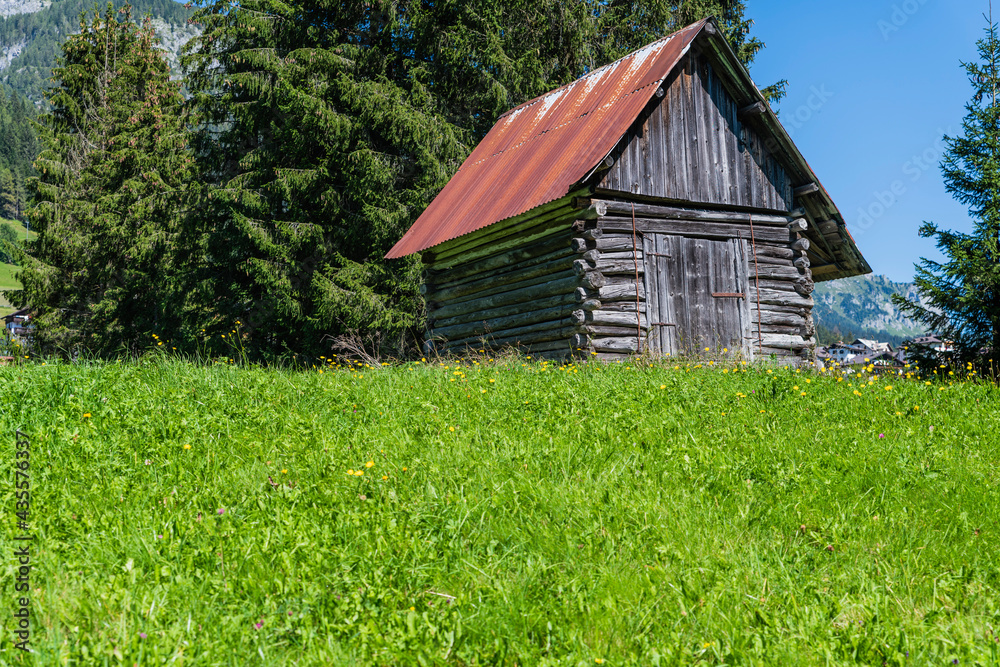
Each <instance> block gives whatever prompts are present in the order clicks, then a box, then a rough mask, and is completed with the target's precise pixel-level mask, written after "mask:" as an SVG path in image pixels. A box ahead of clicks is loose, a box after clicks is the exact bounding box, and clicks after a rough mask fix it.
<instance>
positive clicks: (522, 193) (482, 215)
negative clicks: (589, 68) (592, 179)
mask: <svg viewBox="0 0 1000 667" xmlns="http://www.w3.org/2000/svg"><path fill="white" fill-rule="evenodd" d="M707 21H708V19H706V20H704V21H699V22H698V23H695V24H693V25H691V26H688V27H687V28H684V29H683V30H680V31H678V32H675V33H674V34H672V35H670V36H668V37H664V38H662V39H659V40H657V41H655V42H652V43H651V44H648V45H646V46H644V47H643V48H641V49H639V50H638V51H634V52H633V53H630V54H629V55H627V56H625V57H624V58H622V59H620V60H616V61H615V62H613V63H611V64H609V65H605V66H604V67H601V68H599V69H596V70H594V71H593V72H590V73H589V74H587V75H585V76H582V77H580V78H579V79H577V80H576V81H574V82H573V83H570V84H567V85H565V86H563V87H561V88H557V89H555V90H553V91H551V92H548V93H546V94H544V95H542V96H541V97H537V98H535V99H533V100H531V101H530V102H525V103H524V104H522V105H520V106H517V107H515V108H513V109H511V110H510V111H508V112H507V113H505V114H503V115H502V116H500V118H499V119H498V120H497V122H496V124H495V125H494V126H493V129H491V130H490V131H489V133H488V134H487V135H486V137H485V138H483V140H482V141H481V142H480V143H479V145H478V146H476V149H475V150H474V151H472V155H470V156H469V157H468V158H467V159H466V160H465V162H464V163H463V164H462V166H461V167H460V168H459V170H458V172H457V173H456V174H455V175H454V176H453V177H452V179H451V180H450V181H449V182H448V184H447V185H446V186H445V187H444V189H443V190H441V192H440V194H438V196H437V197H436V198H435V199H434V201H433V202H431V205H430V206H428V207H427V209H426V210H425V211H424V212H423V214H421V216H420V217H419V218H417V221H416V222H415V223H413V226H412V227H410V229H409V231H407V232H406V234H405V235H404V236H403V238H402V239H400V240H399V242H398V243H396V245H395V246H393V248H392V249H391V250H390V251H389V252H388V254H386V258H388V259H393V258H396V257H403V256H405V255H409V254H412V253H415V252H420V251H421V250H426V249H427V248H430V247H432V246H435V245H437V244H439V243H443V242H445V241H449V240H451V239H454V238H457V237H459V236H462V235H464V234H468V233H470V232H474V231H476V230H478V229H482V228H483V227H486V226H488V225H491V224H493V223H495V222H499V221H501V220H506V219H508V218H512V217H514V216H516V215H520V214H521V213H524V212H525V211H529V210H531V209H533V208H535V207H536V206H540V205H542V204H546V203H548V202H551V201H554V200H556V199H559V198H560V197H563V196H565V195H566V194H568V193H569V190H570V188H571V187H572V186H573V185H574V184H576V183H578V182H579V181H580V180H581V179H583V177H584V176H586V175H587V174H588V173H589V172H590V171H591V170H592V169H593V168H594V167H595V166H596V165H597V164H598V163H599V162H600V161H601V160H602V159H604V157H605V156H606V155H607V154H608V153H609V152H610V151H611V150H612V149H613V148H614V146H615V144H617V143H618V141H619V139H621V137H622V136H623V135H624V134H625V133H626V132H627V131H628V128H629V126H630V125H631V124H632V122H633V121H634V120H635V119H636V117H637V116H638V115H639V114H640V113H641V112H642V110H643V108H644V107H645V106H646V104H647V103H648V102H649V100H650V98H651V97H652V96H653V94H654V93H655V92H656V89H657V88H658V87H659V85H660V84H661V83H662V82H663V80H664V79H665V78H666V77H667V76H668V75H669V74H670V72H671V70H673V68H674V66H675V65H676V64H677V63H678V62H679V61H680V59H681V58H682V57H683V56H684V55H685V54H686V53H687V51H688V48H689V47H690V45H691V42H692V41H693V40H694V38H695V37H697V35H698V33H700V32H701V30H702V28H703V27H704V26H705V24H706V23H707ZM584 121H586V122H584Z"/></svg>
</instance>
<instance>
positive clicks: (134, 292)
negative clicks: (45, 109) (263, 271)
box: [19, 4, 197, 356]
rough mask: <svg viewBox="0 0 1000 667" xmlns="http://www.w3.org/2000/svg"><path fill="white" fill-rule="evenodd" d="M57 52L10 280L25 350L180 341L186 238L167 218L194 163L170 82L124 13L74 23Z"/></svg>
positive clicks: (105, 348) (95, 349) (158, 56)
mask: <svg viewBox="0 0 1000 667" xmlns="http://www.w3.org/2000/svg"><path fill="white" fill-rule="evenodd" d="M62 52H63V55H62V57H61V58H60V60H59V65H58V67H56V68H55V69H54V70H53V83H54V84H55V85H54V87H53V89H52V91H51V92H50V93H49V95H48V99H49V102H50V104H51V106H52V111H51V112H50V113H48V114H46V115H45V116H43V117H42V119H41V124H40V126H39V129H40V132H41V135H42V139H43V142H44V146H45V148H44V150H43V151H42V153H41V155H40V156H39V158H38V159H37V161H36V162H35V167H36V168H37V170H38V172H39V173H40V176H39V177H38V178H37V179H36V180H35V181H34V183H33V185H34V190H35V197H36V199H35V202H34V204H33V205H32V206H31V207H30V208H29V210H28V212H27V214H28V218H29V219H30V221H31V227H32V229H33V230H35V231H36V232H37V234H38V236H37V239H36V240H33V241H32V242H30V243H29V244H28V249H27V252H26V253H23V254H24V255H25V256H24V257H23V259H22V271H21V273H20V275H19V277H20V280H21V282H22V283H23V285H24V290H23V293H22V294H21V295H20V299H21V301H22V302H26V303H27V304H30V306H31V307H33V308H34V309H35V310H36V313H37V314H36V318H35V320H34V321H35V324H36V327H37V328H36V331H35V334H34V340H35V343H36V344H37V345H39V346H40V347H42V348H43V349H49V350H61V351H64V352H67V353H68V352H70V351H74V350H77V349H87V350H89V351H91V352H92V353H95V354H98V355H104V356H107V355H113V354H117V353H119V352H121V351H123V350H127V351H137V350H140V349H142V348H144V347H147V346H149V345H152V344H154V342H155V341H154V339H153V337H152V334H154V333H156V334H158V335H159V336H160V339H161V340H163V339H166V338H168V337H170V338H180V337H181V336H182V335H183V333H184V332H183V331H181V330H180V329H179V327H182V326H184V324H186V326H187V328H188V329H190V328H192V327H193V325H192V324H191V321H190V318H185V317H182V316H181V315H182V312H181V311H183V309H184V307H185V306H184V299H185V296H184V295H185V294H188V289H187V286H186V285H183V284H182V283H183V280H184V275H185V270H184V262H186V261H189V259H188V258H183V249H184V248H185V247H186V244H187V243H188V242H189V240H188V237H186V236H182V234H181V231H182V230H181V227H180V223H179V222H178V220H179V204H180V198H181V196H182V195H183V193H184V189H185V187H186V185H187V183H188V182H189V181H191V180H194V173H193V166H194V165H193V162H194V161H193V157H192V156H191V154H190V151H189V150H188V149H187V147H186V145H187V142H188V136H187V133H186V131H185V128H184V124H183V122H182V118H181V115H180V112H181V109H182V104H183V100H182V97H181V94H180V90H179V84H178V83H176V82H172V81H171V80H170V76H169V75H170V73H169V69H168V67H167V64H166V62H165V59H164V57H163V54H162V52H160V51H159V50H158V49H157V48H156V38H155V36H154V33H153V30H152V27H151V26H150V24H149V21H148V20H146V21H144V22H143V24H142V25H141V26H140V25H137V24H136V23H134V22H133V21H132V20H131V16H130V8H129V7H128V6H127V5H126V6H125V7H124V8H122V9H121V10H118V11H116V10H114V9H113V7H112V6H111V5H110V4H109V5H108V8H107V10H106V11H105V13H104V14H103V15H101V14H96V15H95V16H94V17H93V18H92V19H91V20H89V21H88V20H87V19H86V17H85V16H81V19H80V32H79V33H78V34H75V35H72V36H70V37H69V38H67V40H66V41H65V42H64V44H63V46H62ZM194 240H195V242H196V240H197V237H195V238H194ZM187 335H188V336H189V337H190V336H191V333H190V331H189V332H188V334H187Z"/></svg>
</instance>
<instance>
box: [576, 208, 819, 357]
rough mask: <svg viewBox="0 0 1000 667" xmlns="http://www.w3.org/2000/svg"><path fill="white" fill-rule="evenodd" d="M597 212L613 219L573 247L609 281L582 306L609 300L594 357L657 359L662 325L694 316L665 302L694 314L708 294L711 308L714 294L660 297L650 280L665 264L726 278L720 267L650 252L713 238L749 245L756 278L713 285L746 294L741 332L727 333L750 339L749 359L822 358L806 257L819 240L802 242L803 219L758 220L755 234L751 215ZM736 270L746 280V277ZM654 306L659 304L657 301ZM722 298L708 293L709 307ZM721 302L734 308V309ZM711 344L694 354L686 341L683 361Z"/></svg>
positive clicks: (750, 274)
mask: <svg viewBox="0 0 1000 667" xmlns="http://www.w3.org/2000/svg"><path fill="white" fill-rule="evenodd" d="M595 204H596V205H599V206H600V207H601V208H602V209H603V210H605V211H606V213H605V215H602V216H601V217H600V218H598V220H597V225H596V227H595V229H594V230H593V231H590V232H588V233H587V235H586V238H577V239H575V240H574V241H573V244H574V245H575V246H576V247H580V248H585V249H586V257H587V259H588V262H590V263H591V266H592V267H593V269H594V270H597V271H601V272H602V275H605V277H606V280H605V284H604V286H603V287H601V288H599V289H585V290H583V291H582V294H581V298H586V299H594V300H598V301H599V302H600V308H598V309H595V310H594V311H592V312H590V313H588V316H587V322H588V324H590V323H592V324H599V325H600V326H599V327H591V328H590V329H588V331H587V334H588V335H589V340H588V343H589V348H588V349H590V350H593V351H595V352H597V353H598V354H599V356H600V357H601V358H606V359H614V358H619V357H621V356H623V355H627V354H635V353H637V352H650V353H653V354H656V353H658V352H660V350H661V349H662V348H661V342H660V337H661V335H662V334H660V333H658V332H657V331H656V330H655V325H657V324H659V325H661V326H663V325H665V324H672V325H677V324H680V323H681V322H682V321H684V320H685V313H683V312H678V311H676V310H675V311H670V310H669V308H667V307H666V306H665V305H664V304H665V303H666V302H667V301H670V300H672V302H673V303H674V304H675V306H676V308H677V309H684V308H693V307H694V304H697V303H698V301H699V296H700V297H701V301H702V302H704V301H705V300H706V295H695V294H685V293H677V294H674V295H672V296H669V295H664V294H662V293H660V294H655V295H654V294H652V293H651V292H653V291H656V290H658V287H657V285H658V281H657V280H656V279H655V277H654V276H652V275H650V273H651V271H663V269H662V268H660V269H657V268H654V267H655V266H656V262H657V261H659V262H661V263H662V262H674V265H673V266H674V268H676V264H677V263H678V262H679V263H683V264H685V265H684V266H683V270H685V271H688V272H692V273H693V274H695V275H700V274H699V273H698V272H701V273H706V272H709V271H714V272H716V273H717V272H718V271H719V269H718V267H715V268H712V267H709V266H708V265H698V264H695V263H693V262H691V261H689V260H686V259H685V258H684V257H669V258H666V257H660V258H654V257H651V256H649V255H650V254H651V251H650V250H649V249H650V248H658V249H665V248H667V247H668V246H669V247H678V245H677V244H674V245H673V246H670V244H662V245H656V244H655V243H651V240H652V239H654V238H657V237H658V238H661V239H663V238H665V239H671V238H683V239H709V240H712V241H716V242H718V241H721V240H727V239H736V240H737V241H738V242H739V244H740V247H745V248H747V249H748V256H747V257H745V259H744V260H743V263H744V264H745V265H746V269H745V271H746V275H734V276H732V278H733V280H734V281H736V282H726V281H725V280H724V279H723V276H716V277H715V281H716V282H713V283H711V284H713V285H718V287H717V288H716V289H719V290H728V289H734V290H735V289H740V290H743V289H745V292H743V293H744V294H745V296H744V297H743V303H742V304H740V305H739V307H738V308H734V309H732V310H733V313H734V315H730V316H729V318H730V319H731V320H732V322H731V327H730V328H731V329H732V330H733V331H727V332H725V334H726V335H727V336H730V335H734V334H735V336H736V337H737V340H739V339H742V341H741V343H742V344H741V346H740V347H741V349H740V352H742V354H743V356H744V358H747V359H753V358H760V357H767V356H769V355H772V354H774V355H776V356H778V357H779V358H781V360H782V361H784V362H791V363H800V362H803V361H807V360H810V359H811V358H812V353H813V350H814V348H815V346H816V339H815V333H816V329H815V325H814V322H813V318H812V308H813V299H812V296H811V295H812V292H813V288H814V286H815V285H814V282H813V280H812V275H811V273H810V270H809V259H808V257H807V256H806V251H807V250H808V249H809V241H808V240H807V239H804V238H802V234H801V222H800V220H799V219H798V218H796V217H794V216H776V215H770V216H766V215H754V216H753V230H752V232H751V226H750V214H746V213H736V212H725V211H706V210H695V209H678V208H673V207H667V206H656V205H649V204H638V203H636V204H632V203H630V202H625V201H604V202H595ZM633 206H634V211H635V227H634V230H635V231H634V234H633V217H632V211H633ZM672 252H676V251H672ZM658 254H661V255H665V254H667V253H658ZM737 254H738V253H737ZM630 257H631V258H634V259H633V261H631V262H625V264H626V265H627V266H624V267H621V268H622V269H627V271H624V270H622V271H619V267H620V266H621V264H622V259H623V258H630ZM607 266H613V267H615V270H614V271H612V272H608V273H605V271H604V269H603V267H607ZM660 266H661V267H662V264H661V265H660ZM636 269H638V274H639V276H638V282H637V281H636V276H635V273H636ZM734 271H735V272H737V273H738V269H737V270H734ZM691 284H692V285H694V284H698V281H691ZM733 285H741V287H732V286H733ZM742 286H745V287H742ZM691 289H693V287H692V288H691ZM654 298H655V299H659V302H658V303H652V300H653V299H654ZM712 298H715V297H713V296H712V294H710V293H709V294H707V300H708V302H709V303H711V299H712ZM722 298H723V299H728V298H729V297H722ZM718 303H720V304H721V303H725V305H726V306H729V304H730V302H729V301H724V302H722V301H720V302H718ZM651 312H652V313H655V314H656V316H657V317H659V318H661V319H674V318H676V319H677V322H669V323H663V322H661V323H657V322H650V321H649V319H648V318H647V314H648V313H651ZM668 313H669V314H668ZM744 313H746V314H747V315H748V319H749V327H747V326H746V324H747V322H746V321H742V320H740V319H739V318H741V317H742V315H743V314H744ZM733 318H736V319H733ZM716 321H727V320H725V319H722V320H716ZM727 322H728V321H727ZM702 334H703V335H704V336H705V337H706V338H707V337H709V336H713V335H715V336H716V338H715V340H732V339H731V338H724V337H722V338H720V337H718V336H717V334H718V332H709V331H704V332H702ZM706 338H702V339H700V340H698V341H697V342H696V341H690V343H691V344H690V345H688V346H687V347H685V346H684V345H683V343H680V344H678V345H679V347H678V349H677V353H679V354H681V355H682V356H687V355H691V356H693V355H696V354H699V353H700V352H702V351H703V347H702V345H704V344H705V343H704V341H705V340H706ZM737 344H740V343H737ZM695 345H696V346H697V347H695ZM710 347H712V348H713V349H712V352H713V353H714V352H716V350H715V349H714V346H710ZM719 347H720V348H721V344H720V345H719ZM720 351H721V350H720ZM731 351H735V350H731Z"/></svg>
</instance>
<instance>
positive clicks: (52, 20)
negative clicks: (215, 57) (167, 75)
mask: <svg viewBox="0 0 1000 667" xmlns="http://www.w3.org/2000/svg"><path fill="white" fill-rule="evenodd" d="M114 4H115V6H120V5H122V4H123V2H122V1H121V0H115V2H114ZM94 7H95V4H94V2H93V1H92V0H54V1H52V2H49V1H48V0H0V17H3V18H0V82H3V83H6V84H7V85H9V86H10V87H11V88H13V89H14V90H16V91H18V92H19V93H21V94H22V95H24V96H25V97H27V98H28V99H30V100H31V101H32V102H34V103H36V104H40V103H42V101H43V98H42V92H43V91H44V90H45V88H46V86H47V79H48V77H49V71H50V68H51V67H52V66H53V65H54V64H55V62H56V57H57V56H58V54H59V52H60V51H59V48H60V44H61V43H62V41H63V40H64V39H65V37H66V35H69V34H72V33H74V32H76V31H77V30H79V17H80V13H81V12H83V11H86V12H92V11H93V10H94ZM132 7H133V10H132V11H133V16H134V17H136V18H141V17H142V16H144V15H145V14H147V13H148V14H149V15H150V16H152V17H153V25H154V27H155V28H156V30H157V32H158V33H159V35H160V37H161V39H162V40H163V44H162V45H163V47H164V49H165V50H166V51H167V53H168V60H169V61H170V64H171V67H172V68H174V70H176V69H177V54H178V52H179V50H180V47H181V46H182V45H183V44H184V43H185V42H186V41H187V40H188V39H190V38H191V37H192V36H194V35H195V34H197V29H196V28H195V27H194V26H192V25H189V24H188V23H187V19H188V18H189V17H190V16H191V14H192V10H190V9H186V8H185V7H184V6H183V5H180V4H178V3H176V2H173V0H133V2H132ZM101 8H102V9H103V6H102V7H101Z"/></svg>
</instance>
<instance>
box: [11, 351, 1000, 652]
mask: <svg viewBox="0 0 1000 667" xmlns="http://www.w3.org/2000/svg"><path fill="white" fill-rule="evenodd" d="M321 371H322V372H321ZM0 381H2V382H3V392H2V397H0V401H2V409H0V430H2V432H3V433H4V434H6V435H5V437H4V438H3V440H2V443H3V444H2V447H0V452H2V454H0V457H2V461H3V462H4V465H5V466H9V467H10V468H13V465H14V461H15V455H14V451H15V447H14V431H15V429H18V428H19V429H21V430H22V431H24V432H25V433H27V434H28V435H29V436H30V437H31V452H32V453H31V470H30V475H31V485H32V486H31V491H32V506H31V517H30V521H31V526H32V530H33V531H34V532H35V533H36V535H37V538H36V540H35V542H34V543H33V548H34V561H33V567H34V570H33V572H32V574H31V577H32V579H31V584H32V591H31V605H32V606H31V611H32V614H33V617H32V637H31V642H32V643H31V645H32V648H33V650H34V651H35V653H34V654H31V655H27V654H24V653H22V652H20V651H16V650H14V649H13V648H12V639H11V638H12V633H13V630H14V624H13V618H12V616H11V613H7V612H6V611H5V612H4V614H2V615H0V618H2V619H3V620H2V622H0V625H2V626H3V629H2V636H0V642H2V643H0V664H2V665H29V664H31V665H57V664H58V665H152V664H171V665H240V666H244V665H354V664H357V665H485V664H490V665H580V666H583V665H595V664H603V665H691V664H704V665H820V664H824V665H848V664H851V665H854V664H858V665H883V664H885V665H946V664H962V665H993V664H997V663H998V662H1000V644H998V635H1000V594H998V586H1000V486H998V485H1000V435H998V434H1000V411H998V407H1000V406H998V398H1000V393H998V390H997V389H996V387H994V386H993V385H990V384H988V383H980V382H974V381H956V380H954V378H952V377H951V376H947V375H943V374H942V376H941V379H938V378H935V379H934V380H932V381H931V382H930V384H925V382H924V381H917V380H912V379H901V378H898V377H897V378H893V379H878V378H874V379H873V378H871V377H868V376H867V375H866V376H864V377H863V378H861V377H858V376H856V375H854V376H846V377H844V376H839V377H838V375H837V374H836V373H815V372H808V373H807V372H796V371H791V370H781V369H777V368H768V367H751V366H743V365H740V364H738V363H735V362H730V363H724V362H716V363H714V364H712V365H707V364H706V365H698V364H693V365H689V364H676V365H675V364H656V365H646V364H642V365H639V364H632V365H629V364H613V365H604V364H591V365H582V366H559V365H552V364H547V363H539V362H535V361H532V360H530V359H518V358H510V359H506V360H500V361H496V362H490V361H488V360H486V359H482V360H479V361H478V362H477V361H466V362H462V363H461V364H459V363H458V362H455V361H450V362H448V361H446V362H437V363H433V364H432V363H413V364H404V365H393V366H386V367H382V366H374V367H367V366H364V365H355V366H354V370H346V369H344V368H339V367H331V366H327V367H326V368H323V369H310V370H308V371H289V370H273V369H271V370H266V369H259V368H252V367H237V366H232V365H207V364H196V363H189V362H184V361H178V360H170V359H168V358H166V357H159V356H156V355H152V356H150V357H147V358H145V359H142V360H139V361H133V362H128V363H125V362H122V363H107V364H98V363H93V364H77V365H67V364H59V363H52V362H48V363H43V362H41V361H37V362H34V361H33V362H28V363H24V364H21V365H17V366H7V367H2V368H0ZM7 478H8V479H12V478H13V473H12V472H8V473H7ZM0 495H2V498H3V502H2V507H3V508H4V511H5V512H6V516H4V521H3V545H4V552H5V554H6V556H5V558H4V560H3V566H4V568H5V574H4V577H3V579H2V582H3V583H2V586H0V588H2V597H0V599H2V600H3V605H4V609H6V610H8V611H12V610H13V609H14V604H15V603H14V600H15V599H16V597H17V594H15V592H14V588H13V586H14V584H13V582H14V572H15V568H16V562H15V561H14V560H13V558H12V557H11V551H12V548H13V546H12V545H14V540H13V537H14V536H15V535H16V534H17V529H16V523H15V521H16V520H15V516H14V490H13V486H12V484H11V483H7V484H5V485H4V486H3V488H2V494H0Z"/></svg>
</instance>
